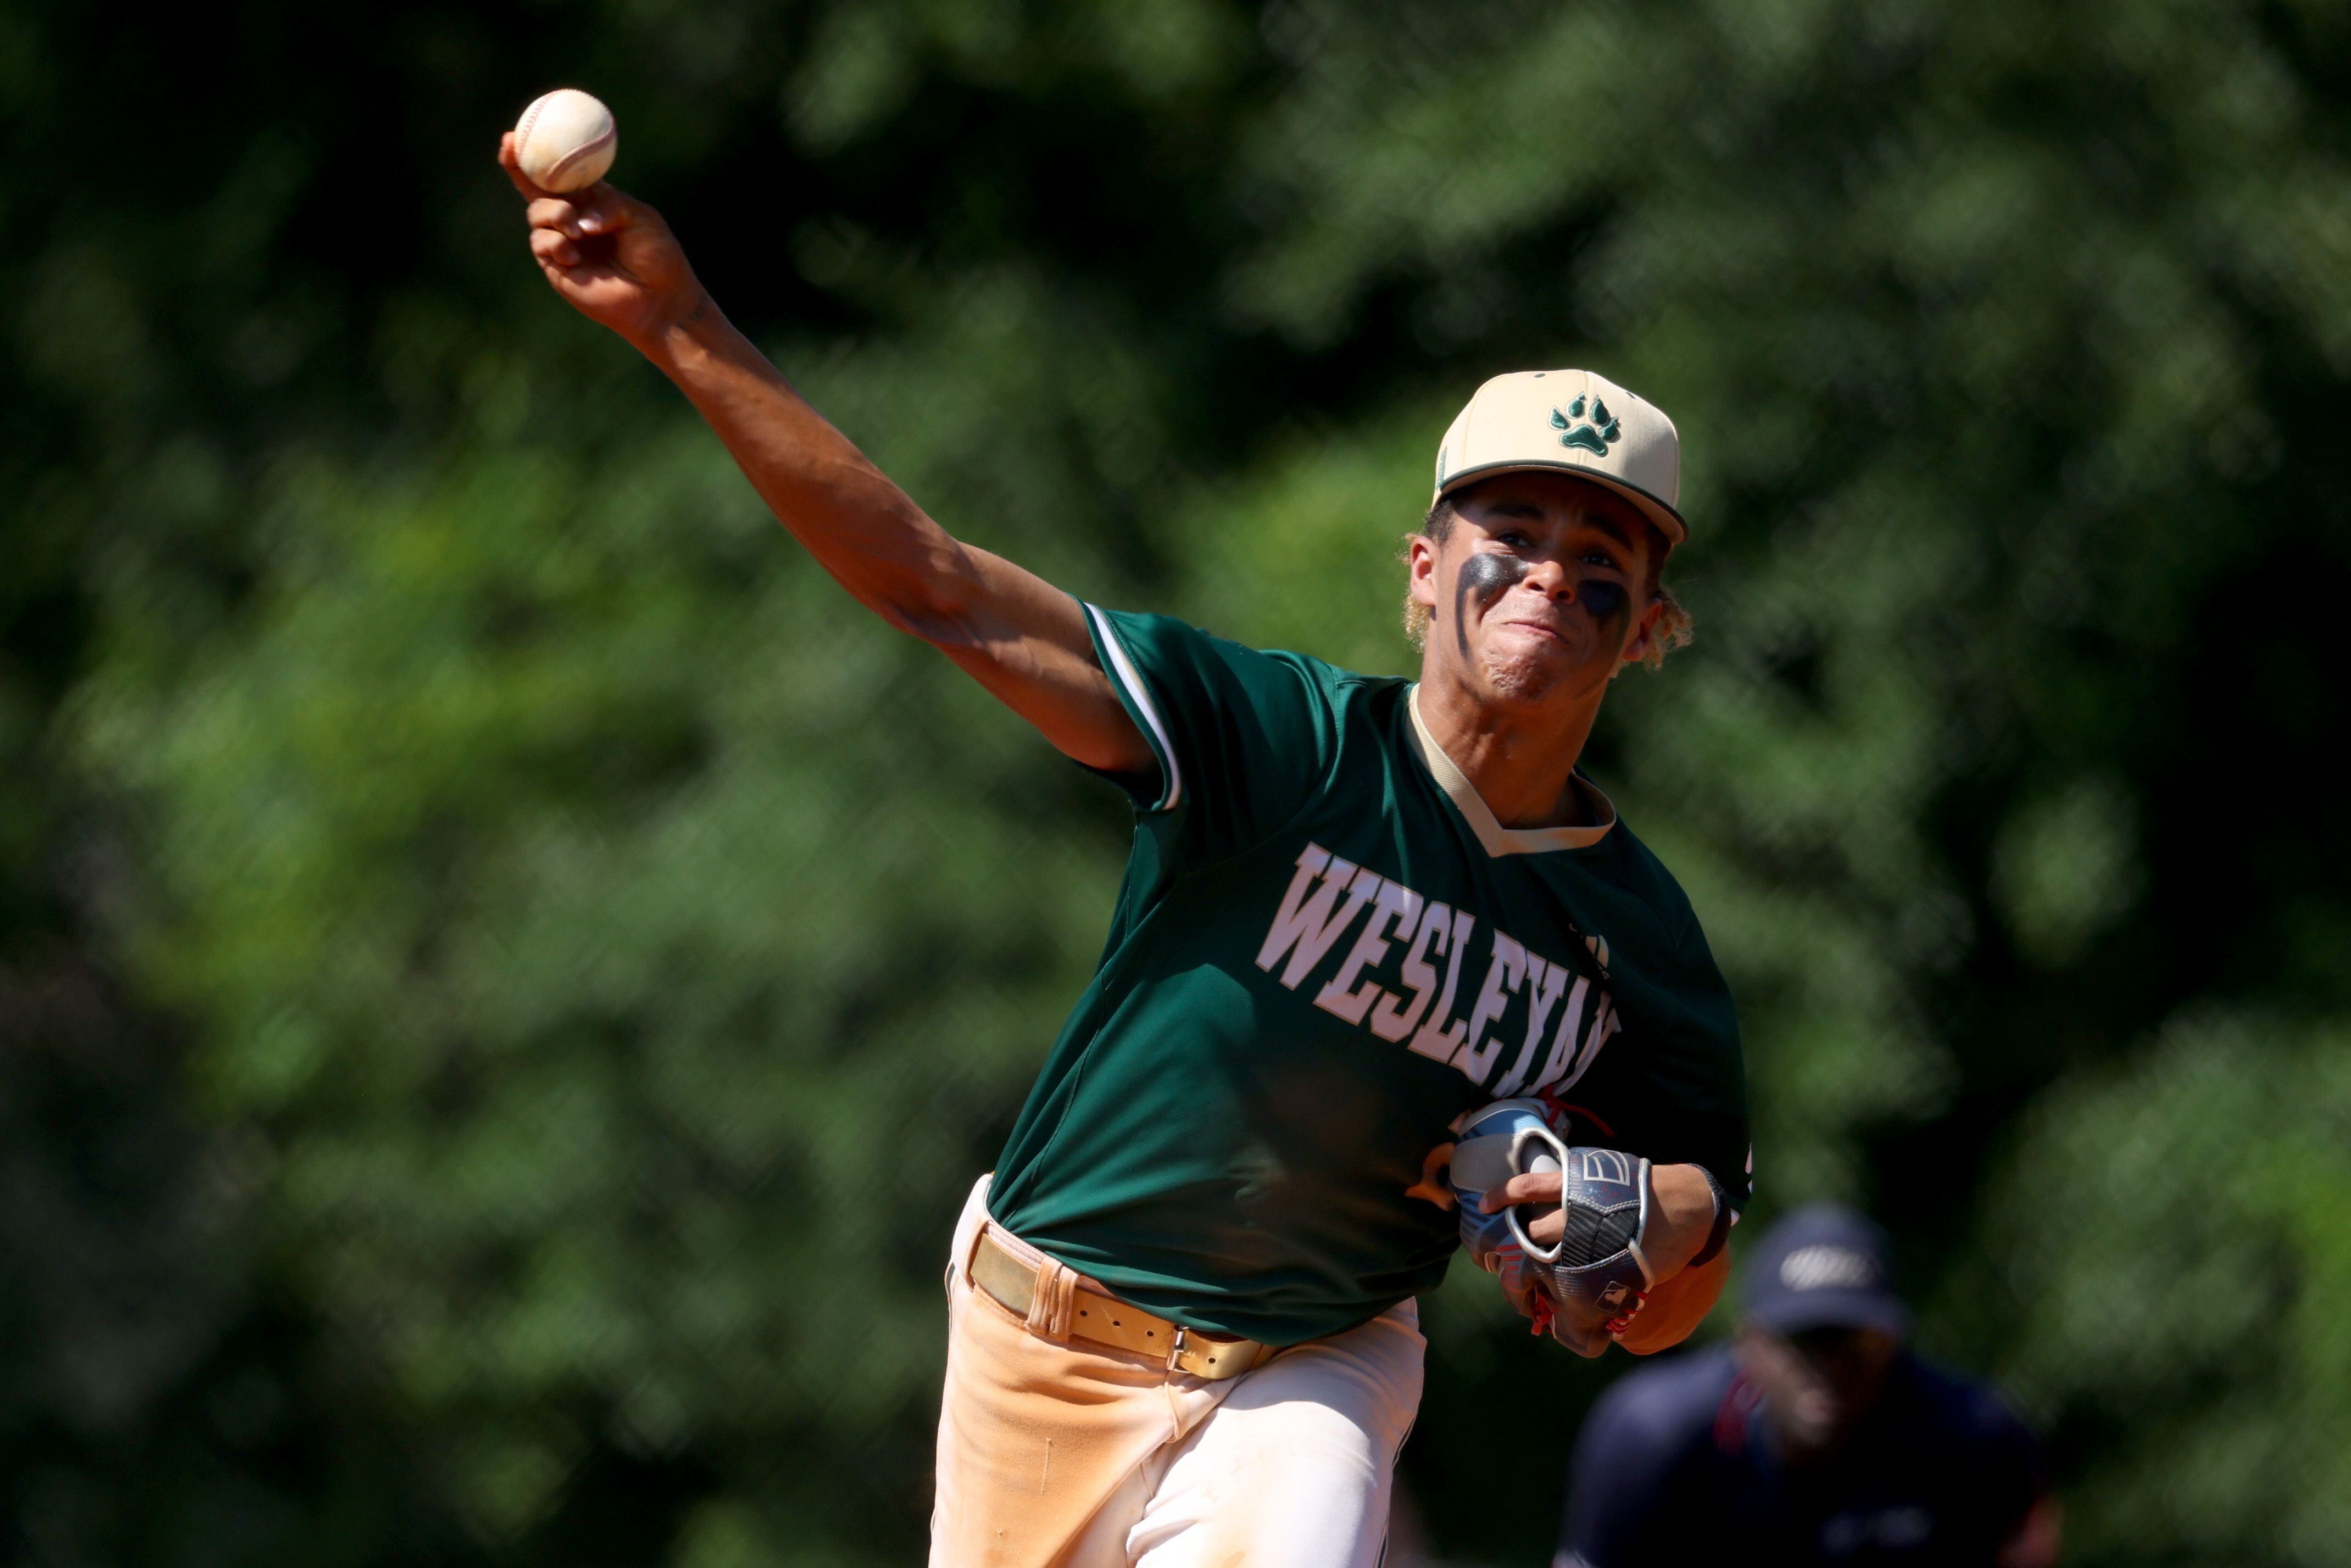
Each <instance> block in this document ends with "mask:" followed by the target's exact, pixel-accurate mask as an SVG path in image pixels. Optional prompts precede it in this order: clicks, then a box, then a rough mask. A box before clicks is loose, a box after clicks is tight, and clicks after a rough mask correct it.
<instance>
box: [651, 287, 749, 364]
mask: <svg viewBox="0 0 2351 1568" xmlns="http://www.w3.org/2000/svg"><path fill="white" fill-rule="evenodd" d="M733 330H734V328H733V325H732V323H730V322H729V321H728V320H727V319H726V315H725V313H724V312H722V311H721V310H720V309H719V308H718V303H717V301H716V300H714V299H712V298H710V293H709V291H708V290H707V289H705V288H704V287H702V285H701V284H700V283H699V282H698V281H697V282H695V283H693V284H691V285H689V286H688V287H685V288H684V289H681V290H679V291H678V296H677V298H675V299H674V301H672V302H671V304H670V305H669V308H666V309H664V310H662V311H660V312H659V313H658V314H656V315H655V317H654V318H653V322H652V324H651V326H650V327H649V328H648V329H647V330H646V331H645V332H644V334H643V337H642V338H641V340H639V341H638V343H637V350H638V351H639V352H641V353H643V355H644V357H645V358H646V359H648V360H651V361H653V363H654V365H656V366H657V367H659V368H660V370H661V371H663V373H664V374H666V375H668V376H669V377H670V378H671V379H672V380H675V379H677V377H679V376H680V375H682V374H684V373H685V372H687V371H690V370H692V369H693V368H694V367H695V366H696V365H698V364H703V363H706V362H707V361H710V360H712V359H713V358H716V355H717V352H718V350H719V349H720V347H721V345H722V343H723V342H724V340H725V338H726V335H727V334H728V333H731V332H732V331H733Z"/></svg>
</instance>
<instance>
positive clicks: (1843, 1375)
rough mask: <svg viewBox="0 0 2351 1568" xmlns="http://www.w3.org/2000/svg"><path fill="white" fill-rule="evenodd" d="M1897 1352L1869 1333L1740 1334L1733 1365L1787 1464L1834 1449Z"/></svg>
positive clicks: (1887, 1340) (1881, 1384) (1879, 1387)
mask: <svg viewBox="0 0 2351 1568" xmlns="http://www.w3.org/2000/svg"><path fill="white" fill-rule="evenodd" d="M1899 1348H1900V1346H1899V1345H1898V1344H1896V1342H1895V1341H1894V1339H1893V1338H1892V1337H1891V1336H1889V1335H1886V1334H1883V1333H1878V1332H1877V1331H1876V1330H1874V1329H1863V1328H1818V1329H1807V1330H1805V1331H1804V1332H1802V1333H1793V1334H1776V1333H1766V1332H1764V1331H1762V1330H1761V1329H1757V1328H1753V1327H1750V1328H1746V1329H1742V1330H1741V1331H1740V1335H1739V1366H1740V1371H1741V1372H1743V1373H1745V1374H1746V1375H1747V1380H1748V1381H1749V1382H1750V1383H1751V1384H1753V1385H1755V1387H1756V1390H1757V1392H1759V1393H1760V1394H1761V1395H1762V1396H1763V1404H1764V1406H1765V1409H1766V1410H1767V1412H1768V1413H1769V1415H1770V1417H1771V1426H1772V1427H1773V1429H1774V1430H1776V1431H1777V1432H1778V1433H1779V1435H1780V1440H1781V1442H1782V1444H1783V1445H1784V1446H1785V1447H1786V1448H1787V1449H1788V1451H1789V1455H1790V1457H1791V1458H1799V1459H1801V1458H1809V1457H1811V1456H1813V1455H1817V1454H1825V1453H1829V1452H1832V1451H1834V1449H1836V1448H1839V1447H1840V1446H1842V1445H1843V1443H1844V1439H1845V1438H1846V1437H1849V1436H1851V1435H1852V1432H1853V1428H1854V1427H1855V1425H1857V1424H1858V1423H1859V1422H1860V1420H1861V1418H1862V1417H1863V1416H1866V1415H1868V1414H1869V1410H1870V1407H1871V1406H1874V1405H1876V1403H1877V1396H1878V1395H1879V1394H1880V1393H1881V1392H1883V1391H1884V1389H1885V1387H1886V1369H1887V1368H1888V1367H1889V1366H1891V1365H1892V1364H1893V1363H1894V1355H1895V1352H1896V1350H1898V1349H1899Z"/></svg>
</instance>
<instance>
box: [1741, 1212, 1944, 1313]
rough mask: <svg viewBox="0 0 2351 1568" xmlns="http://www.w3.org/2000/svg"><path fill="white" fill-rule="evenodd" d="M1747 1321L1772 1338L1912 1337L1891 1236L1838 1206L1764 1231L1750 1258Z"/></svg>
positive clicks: (1794, 1216)
mask: <svg viewBox="0 0 2351 1568" xmlns="http://www.w3.org/2000/svg"><path fill="white" fill-rule="evenodd" d="M1746 1317H1747V1321H1748V1322H1750V1323H1754V1324H1756V1325H1757V1326H1758V1327H1761V1328H1766V1329H1770V1330H1771V1331H1772V1332H1773V1333H1802V1331H1803V1330H1805V1329H1818V1328H1857V1329H1876V1330H1878V1331H1879V1332H1881V1333H1889V1334H1892V1335H1894V1336H1895V1337H1896V1339H1899V1338H1901V1337H1903V1336H1904V1335H1906V1334H1907V1333H1909V1332H1910V1312H1909V1309H1907V1307H1905V1306H1904V1305H1903V1304H1902V1298H1901V1297H1899V1296H1897V1295H1896V1294H1895V1293H1894V1271H1893V1269H1892V1266H1891V1257H1890V1249H1889V1248H1888V1246H1887V1243H1886V1232H1885V1231H1883V1230H1881V1229H1879V1228H1877V1227H1876V1225H1874V1224H1872V1223H1871V1222H1870V1221H1869V1220H1868V1219H1866V1218H1864V1217H1863V1216H1861V1215H1859V1214H1857V1213H1855V1211H1854V1210H1852V1209H1850V1208H1847V1207H1844V1205H1842V1204H1835V1203H1813V1204H1807V1205H1805V1206H1804V1207H1802V1208H1800V1209H1797V1210H1796V1211H1795V1212H1794V1213H1792V1214H1791V1215H1788V1216H1787V1217H1786V1218H1783V1219H1782V1220H1781V1221H1780V1222H1779V1223H1778V1224H1777V1225H1774V1226H1773V1227H1771V1229H1769V1230H1767V1231H1765V1232H1764V1233H1763V1239H1761V1241H1759V1242H1757V1243H1756V1244H1755V1249H1754V1251H1753V1252H1752V1253H1750V1255H1749V1257H1748V1263H1747V1296H1746Z"/></svg>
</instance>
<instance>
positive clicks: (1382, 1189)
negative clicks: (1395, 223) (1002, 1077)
mask: <svg viewBox="0 0 2351 1568" xmlns="http://www.w3.org/2000/svg"><path fill="white" fill-rule="evenodd" d="M1086 614H1087V620H1088V622H1089V623H1090V624H1091V626H1092V630H1093V636H1094V642H1095V648H1096V653H1097V655H1098V656H1099V657H1100V658H1101V660H1102V667H1103V669H1104V670H1106V671H1107V672H1109V674H1110V675H1111V677H1112V682H1113V685H1115V686H1116V687H1117V688H1118V691H1119V695H1120V697H1121V700H1122V701H1123V702H1124V704H1125V705H1126V707H1127V709H1128V711H1129V712H1130V713H1131V714H1132V715H1133V716H1134V722H1135V724H1136V726H1137V727H1139V728H1140V729H1141V730H1142V731H1143V733H1144V736H1145V737H1147V739H1148V740H1149V742H1150V745H1151V748H1152V751H1153V752H1154V754H1155V756H1156V758H1157V759H1158V770H1157V775H1156V777H1155V778H1151V779H1123V780H1121V781H1120V782H1121V783H1122V784H1123V786H1124V787H1125V788H1127V789H1128V790H1129V793H1130V794H1131V795H1133V796H1134V801H1135V806H1136V810H1137V822H1136V828H1135V835H1134V850H1133V852H1132V855H1131V857H1130V859H1129V860H1128V862H1127V870H1126V880H1125V883H1124V885H1123V887H1122V888H1121V889H1120V892H1119V898H1118V907H1117V911H1116V914H1115V915H1114V916H1113V920H1112V924H1111V932H1110V939H1109V942H1108V945H1107V946H1105V947H1104V949H1103V952H1102V963H1101V967H1100V969H1099V970H1098V971H1097V972H1096V974H1095V976H1094V978H1093V983H1092V985H1091V986H1089V987H1088V988H1087V990H1086V993H1085V995H1084V997H1083V998H1081V999H1080V1001H1079V1003H1078V1006H1077V1009H1076V1010H1075V1011H1074V1012H1072V1013H1071V1015H1070V1020H1069V1023H1068V1024H1067V1026H1066V1027H1064V1028H1063V1030H1061V1038H1060V1039H1059V1040H1057V1041H1055V1043H1054V1046H1053V1050H1052V1053H1051V1055H1050V1057H1049V1058H1048V1059H1047V1061H1046V1063H1045V1067H1044V1071H1043V1072H1042V1073H1041V1075H1040V1077H1039V1079H1038V1081H1037V1085H1036V1087H1035V1089H1034V1090H1032V1091H1031V1092H1030V1093H1029V1101H1028V1103H1027V1105H1026V1106H1025V1107H1024V1108H1023V1109H1022V1111H1021V1113H1020V1118H1019V1123H1018V1124H1016V1125H1015V1126H1014V1128H1013V1130H1012V1136H1011V1140H1010V1142H1009V1143H1008V1145H1007V1146H1006V1148H1005V1151H1004V1156H1003V1159H1002V1160H1001V1162H1000V1163H999V1165H998V1169H997V1173H996V1178H995V1182H994V1184H993V1186H992V1187H991V1189H990V1193H989V1197H988V1209H989V1212H990V1214H991V1215H992V1216H993V1217H994V1218H995V1219H996V1220H997V1222H998V1224H1001V1225H1003V1226H1005V1227H1007V1228H1009V1229H1010V1230H1011V1231H1012V1232H1013V1233H1014V1234H1015V1235H1017V1236H1019V1237H1022V1238H1024V1239H1027V1240H1029V1242H1031V1243H1033V1244H1034V1245H1036V1246H1037V1247H1039V1248H1040V1249H1042V1250H1044V1251H1045V1252H1047V1253H1049V1254H1050V1255H1051V1256H1052V1257H1055V1258H1058V1259H1060V1260H1061V1261H1062V1262H1064V1263H1066V1264H1068V1265H1069V1266H1070V1267H1071V1268H1073V1269H1076V1270H1080V1271H1081V1272H1083V1273H1087V1274H1092V1276H1094V1277H1095V1278H1096V1279H1098V1280H1100V1281H1102V1283H1103V1284H1105V1285H1106V1286H1108V1287H1109V1288H1110V1289H1111V1290H1113V1291H1115V1292H1117V1293H1118V1294H1119V1295H1120V1296H1123V1297H1124V1298H1125V1299H1126V1300H1128V1301H1134V1303H1136V1304H1137V1305H1139V1306H1142V1307H1144V1308H1147V1309H1149V1310H1150V1311H1152V1312H1159V1313H1162V1314H1164V1315H1165V1316H1166V1317H1169V1318H1171V1319H1173V1320H1175V1322H1179V1323H1184V1324H1186V1325H1188V1326H1190V1327H1193V1328H1199V1329H1207V1330H1212V1331H1217V1332H1222V1333H1237V1334H1243V1335H1247V1336H1248V1337H1249V1338H1251V1339H1258V1340H1264V1341H1268V1342H1270V1343H1275V1344H1294V1343H1299V1342H1300V1341H1302V1340H1308V1339H1312V1338H1316V1337H1319V1336H1321V1335H1324V1334H1330V1333H1338V1332H1340V1331H1341V1330H1343V1329H1347V1328H1351V1327H1353V1325H1355V1324H1357V1323H1360V1322H1364V1321H1365V1320H1366V1319H1369V1318H1371V1317H1373V1316H1374V1315H1376V1314H1377V1313H1379V1312H1383V1311H1384V1310H1385V1309H1386V1308H1388V1307H1390V1306H1392V1305H1394V1304H1395V1302H1396V1301H1400V1300H1402V1299H1403V1298H1405V1297H1406V1296H1409V1295H1413V1294H1415V1293H1416V1292H1418V1291H1425V1290H1427V1289H1428V1288H1430V1287H1431V1286H1433V1285H1435V1284H1436V1283H1437V1281H1439V1280H1440V1279H1441V1278H1442V1277H1443V1275H1444V1272H1445V1268H1446V1263H1447V1260H1448V1258H1449V1257H1450V1256H1451V1254H1452V1252H1453V1249H1454V1247H1455V1245H1456V1237H1457V1232H1456V1226H1455V1220H1454V1218H1453V1216H1452V1215H1450V1214H1449V1213H1447V1211H1446V1210H1444V1209H1443V1208H1441V1207H1439V1206H1438V1205H1437V1204H1436V1203H1434V1202H1432V1201H1430V1199H1429V1197H1426V1196H1423V1195H1425V1194H1426V1193H1428V1192H1429V1191H1430V1190H1431V1188H1430V1186H1429V1181H1430V1176H1431V1166H1430V1162H1431V1156H1432V1153H1433V1151H1436V1150H1438V1149H1440V1148H1441V1147H1442V1146H1443V1145H1447V1143H1448V1142H1449V1141H1450V1139H1451V1128H1452V1124H1453V1123H1454V1121H1455V1119H1456V1118H1458V1117H1459V1116H1460V1115H1462V1114H1463V1113H1465V1112H1468V1111H1472V1110H1475V1109H1477V1108H1479V1106H1482V1105H1485V1104H1487V1103H1489V1102H1492V1101H1495V1100H1499V1099H1505V1098H1508V1097H1510V1096H1513V1095H1520V1096H1533V1095H1543V1096H1547V1097H1550V1098H1551V1099H1552V1100H1553V1101H1554V1103H1557V1104H1559V1105H1562V1106H1564V1107H1565V1109H1566V1113H1567V1114H1568V1115H1570V1116H1571V1117H1572V1118H1573V1125H1572V1126H1571V1127H1570V1129H1569V1134H1568V1135H1569V1138H1570V1141H1571V1142H1575V1143H1591V1144H1605V1145H1613V1146H1615V1147H1618V1148H1623V1149H1625V1150H1629V1151H1631V1152H1633V1153H1635V1154H1638V1155H1646V1156H1647V1157H1648V1158H1650V1159H1652V1160H1655V1161H1656V1162H1658V1163H1660V1164H1677V1163H1681V1162H1686V1161H1687V1162H1695V1163H1697V1164H1699V1165H1703V1166H1706V1167H1707V1168H1708V1170H1710V1171H1712V1172H1713V1173H1714V1175H1715V1176H1716V1177H1717V1178H1718V1179H1719V1181H1720V1182H1721V1183H1722V1186H1723V1189H1724V1191H1725V1192H1727V1193H1728V1194H1729V1195H1730V1200H1731V1203H1732V1205H1733V1207H1737V1206H1739V1205H1740V1204H1741V1203H1743V1202H1744V1201H1745V1199H1746V1195H1747V1191H1748V1164H1749V1152H1748V1133H1747V1108H1746V1082H1745V1079H1744V1075H1743V1071H1742V1069H1741V1066H1740V1050H1739V1029H1738V1021H1737V1019H1736V1017H1735V1016H1734V1014H1733V1012H1732V1009H1731V1002H1730V995H1729V989H1728V988H1726V987H1725V986H1724V984H1723V980H1722V976H1721V974H1720V973H1719V971H1718V970H1717V969H1716V967H1715V964H1714V959H1713V956H1712V955H1711V954H1709V953H1708V950H1707V945H1706V938H1705V936H1704V935H1703V934H1702V933H1701V932H1700V931H1699V929H1698V921H1697V919H1696V917H1695V916H1694V915H1692V914H1691V912H1690V907H1689V901H1688V900H1687V898H1686V897H1684V896H1683V894H1682V891H1681V889H1680V888H1679V887H1678V886H1677V885H1676V883H1675V882H1674V879H1673V878H1672V876H1671V875H1669V874H1668V873H1667V871H1666V869H1665V867H1664V866H1663V865H1661V864H1659V863H1658V861H1657V859H1656V856H1655V855H1653V854H1651V853H1650V852H1648V851H1647V850H1646V849H1645V848H1644V847H1642V845H1641V843H1640V841H1638V840H1636V839H1635V838H1634V837H1633V835H1632V834H1631V833H1630V832H1629V831H1626V829H1625V827H1624V825H1623V824H1622V823H1620V822H1618V821H1615V812H1614V808H1613V807H1611V806H1610V805H1609V804H1608V802H1607V801H1606V800H1605V798H1604V797H1603V796H1601V795H1600V793H1599V791H1597V790H1596V789H1592V788H1591V787H1590V785H1589V783H1588V782H1587V781H1584V780H1582V779H1579V780H1578V786H1579V788H1581V789H1583V791H1584V796H1585V800H1586V801H1587V802H1588V803H1589V805H1590V806H1591V808H1592V810H1591V814H1592V816H1593V819H1594V821H1597V823H1598V824H1599V825H1597V826H1594V827H1585V828H1550V829H1540V830H1510V829H1506V828H1504V827H1502V826H1501V825H1500V824H1499V822H1497V821H1496V820H1495V818H1494V816H1493V813H1492V812H1491V811H1490V810H1488V809H1487V807H1486V804H1485V802H1484V801H1483V800H1480V799H1479V796H1478V793H1477V791H1476V790H1475V789H1473V788H1472V787H1471V785H1470V784H1469V781H1468V779H1466V778H1465V777H1463V776H1462V774H1461V772H1460V770H1459V769H1458V768H1456V767H1455V766H1454V765H1453V762H1452V760H1451V759H1450V758H1447V756H1446V755H1445V753H1444V751H1443V750H1442V749H1441V748H1440V747H1437V745H1436V744H1435V743H1434V742H1433V741H1432V740H1431V739H1430V738H1429V737H1428V735H1427V732H1426V728H1425V727H1423V726H1422V724H1421V723H1420V719H1419V714H1418V709H1417V702H1416V691H1415V688H1413V687H1412V686H1411V685H1407V684H1406V683H1405V682H1404V681H1401V680H1396V679H1393V678H1384V677H1374V676H1368V675H1361V674H1353V673H1352V672H1350V671H1346V670H1341V669H1336V668H1334V667H1332V665H1329V664H1323V663H1322V662H1321V661H1319V660H1315V659H1309V658H1304V657H1301V656H1300V655H1298V654H1295V653H1260V652H1258V651H1256V650H1254V649H1250V648H1246V647H1243V646H1241V645H1239V644H1238V643H1229V642H1227V641H1225V640H1223V639H1221V638H1217V637H1211V636H1209V635H1207V633H1205V632H1199V631H1197V630H1195V629H1194V628H1192V627H1190V626H1186V625H1185V624H1184V623H1183V622H1178V621H1172V620H1168V619H1166V618H1165V617H1163V616H1155V615H1130V614H1123V613H1114V612H1105V611H1102V610H1097V609H1094V608H1093V607H1092V606H1088V607H1087V609H1086ZM1416 1187H1417V1188H1419V1189H1420V1190H1419V1194H1416V1193H1415V1192H1413V1191H1412V1190H1410V1189H1413V1188H1416Z"/></svg>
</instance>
